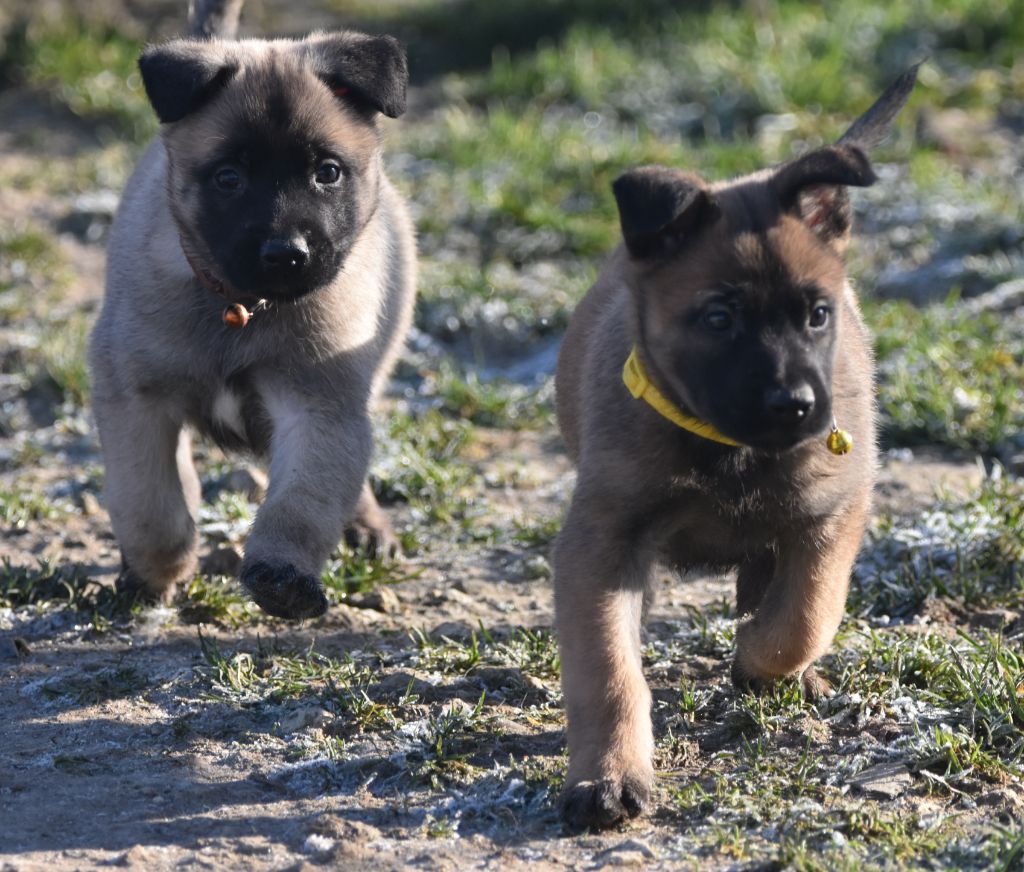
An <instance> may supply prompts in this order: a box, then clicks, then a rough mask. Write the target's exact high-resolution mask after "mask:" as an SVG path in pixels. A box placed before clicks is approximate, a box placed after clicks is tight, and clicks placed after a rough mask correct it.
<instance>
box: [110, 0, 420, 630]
mask: <svg viewBox="0 0 1024 872" xmlns="http://www.w3.org/2000/svg"><path fill="white" fill-rule="evenodd" d="M240 6H241V2H240V0H205V2H202V3H200V8H199V10H198V13H197V16H196V18H195V20H194V21H193V24H192V31H193V33H194V34H196V35H197V36H200V37H203V38H194V39H179V40H173V41H171V42H169V43H166V44H164V45H159V46H155V47H152V48H149V49H147V50H146V51H145V52H144V53H143V55H142V57H141V59H140V61H139V67H140V69H141V71H142V78H143V81H144V83H145V86H146V92H147V94H148V95H149V98H150V101H151V103H152V104H153V108H154V109H155V110H156V113H157V115H158V116H159V118H160V120H161V122H163V128H162V131H161V136H160V138H159V139H158V140H157V141H155V142H154V143H153V144H152V145H151V146H150V147H149V149H148V151H147V152H146V154H145V155H144V157H143V158H142V161H141V162H140V164H139V166H138V168H137V169H136V171H135V173H134V175H133V176H132V178H131V181H130V182H129V183H128V187H127V189H126V190H125V193H124V197H123V200H122V202H121V207H120V210H119V212H118V216H117V220H116V222H115V224H114V229H113V232H112V235H111V241H110V249H109V253H108V268H107V292H106V298H105V300H104V304H103V310H102V312H101V314H100V318H99V321H98V323H97V325H96V329H95V332H94V334H93V338H92V346H91V351H90V364H91V369H92V377H93V397H94V400H93V405H94V410H95V414H96V421H97V425H98V427H99V431H100V438H101V442H102V446H103V454H104V460H105V462H106V494H107V505H108V508H109V510H110V517H111V521H112V522H113V526H114V532H115V533H116V535H117V538H118V541H119V543H120V545H121V551H122V555H123V558H124V563H125V571H124V573H123V575H122V582H123V583H125V584H128V585H130V586H135V587H139V588H141V589H142V590H143V591H144V592H145V593H148V594H149V595H151V596H164V597H166V596H168V595H169V594H170V593H171V592H172V591H173V587H174V584H175V583H176V582H179V581H182V580H184V579H186V578H188V577H189V575H191V574H192V573H193V572H194V571H195V568H196V546H197V535H196V512H197V509H198V503H199V481H198V479H197V477H196V473H195V469H194V468H193V465H192V457H191V452H190V442H189V428H190V427H192V428H197V429H199V430H200V431H202V432H204V433H206V434H208V435H210V436H212V437H213V438H214V439H216V440H217V441H218V442H219V443H221V444H222V445H225V446H228V447H237V448H244V449H248V450H251V451H254V452H256V453H258V454H261V455H269V458H270V488H269V492H268V494H267V498H266V501H265V502H264V504H263V506H262V507H261V508H260V511H259V514H258V515H257V517H256V521H255V524H254V525H253V529H252V532H251V534H250V536H249V540H248V543H247V545H246V553H245V560H244V563H243V566H242V573H241V575H242V582H243V584H244V585H245V586H246V587H247V588H248V590H249V591H250V593H251V594H252V596H253V598H254V599H255V600H256V601H257V602H258V603H259V604H260V605H261V606H262V607H263V608H264V609H265V610H266V611H268V612H270V613H271V614H275V615H280V616H283V617H292V618H298V617H307V616H311V615H318V614H321V613H322V612H323V611H324V610H325V608H326V607H327V601H326V599H325V597H324V593H323V590H322V587H321V584H320V581H319V573H320V571H321V568H322V566H323V563H324V561H325V560H326V558H327V557H328V555H329V554H330V552H331V550H332V549H333V548H334V547H335V545H336V544H337V542H338V540H339V538H340V537H341V535H342V532H343V530H344V529H345V527H346V524H349V525H352V526H351V528H350V529H351V530H352V531H353V535H355V537H356V538H361V539H362V540H363V541H364V542H369V544H370V545H371V546H372V547H375V548H379V549H385V550H388V549H393V547H394V541H395V540H394V536H393V534H392V533H391V530H390V527H389V526H388V523H387V520H386V518H385V517H384V515H383V513H382V512H381V510H380V508H379V507H378V506H377V503H376V501H375V500H374V498H373V495H372V493H371V492H370V490H369V489H368V487H367V486H366V483H365V481H366V470H367V466H368V463H369V459H370V452H371V448H372V440H371V426H370V419H369V407H370V404H371V402H372V400H373V398H374V396H375V394H376V393H377V390H378V388H379V387H380V384H381V382H382V381H383V380H384V378H385V377H386V376H387V373H388V371H389V370H390V367H391V363H392V361H393V359H394V356H395V354H396V352H397V350H398V348H399V346H400V343H401V342H402V339H403V337H404V335H405V332H406V329H407V327H408V325H409V321H410V317H411V311H412V304H413V296H414V283H415V243H414V238H413V231H412V227H411V224H410V221H409V218H408V215H407V213H406V209H405V205H404V203H403V202H402V199H401V198H400V196H399V195H398V194H397V193H396V192H395V190H394V189H393V188H392V186H391V184H390V182H389V181H388V179H387V177H386V176H385V175H384V171H383V169H382V166H381V135H380V131H379V129H378V121H377V119H378V117H379V116H380V115H382V114H383V115H387V116H389V117H396V116H398V115H400V114H402V112H403V111H404V109H405V90H406V83H407V72H406V63H405V55H404V53H403V51H402V49H401V47H400V46H399V45H398V43H397V42H396V41H395V40H394V39H392V38H391V37H387V36H382V37H374V36H366V35H364V34H359V33H347V32H346V33H321V34H314V35H313V36H310V37H309V38H307V39H304V40H300V41H292V40H272V41H264V40H244V41H238V42H236V41H232V40H228V39H221V38H206V37H210V36H213V37H223V36H228V35H230V34H231V33H233V31H234V25H235V22H236V21H237V17H238V9H239V7H240Z"/></svg>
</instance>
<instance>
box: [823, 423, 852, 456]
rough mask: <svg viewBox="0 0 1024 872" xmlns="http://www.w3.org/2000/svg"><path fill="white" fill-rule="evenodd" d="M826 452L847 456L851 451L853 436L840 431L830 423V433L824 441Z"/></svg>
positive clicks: (845, 431) (846, 431) (848, 432)
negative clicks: (826, 447)
mask: <svg viewBox="0 0 1024 872" xmlns="http://www.w3.org/2000/svg"><path fill="white" fill-rule="evenodd" d="M825 444H826V445H827V446H828V450H829V451H831V452H832V453H833V454H835V455H842V454H849V453H850V452H851V451H853V436H852V435H851V434H850V431H849V430H840V429H839V427H838V426H836V424H835V422H833V423H832V432H831V433H829V434H828V439H826V440H825Z"/></svg>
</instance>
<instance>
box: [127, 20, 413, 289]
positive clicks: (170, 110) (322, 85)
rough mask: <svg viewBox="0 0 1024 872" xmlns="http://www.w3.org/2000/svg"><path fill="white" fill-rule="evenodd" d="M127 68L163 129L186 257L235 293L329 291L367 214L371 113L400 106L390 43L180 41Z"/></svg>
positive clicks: (343, 38)
mask: <svg viewBox="0 0 1024 872" xmlns="http://www.w3.org/2000/svg"><path fill="white" fill-rule="evenodd" d="M140 68H141V69H142V72H143V78H144V81H145V83H146V88H147V92H148V94H149V96H150V100H151V102H152V103H153V105H154V107H155V108H156V110H157V113H158V115H159V116H160V118H161V120H162V121H164V122H165V123H166V127H165V128H164V143H165V146H166V150H167V154H168V160H169V167H168V191H169V194H170V202H171V209H172V213H173V215H174V218H175V221H176V223H177V225H178V229H179V231H180V233H181V236H182V245H183V247H184V248H185V250H186V252H187V253H188V254H189V256H190V257H192V258H194V259H195V260H197V261H198V262H199V263H200V264H202V266H203V268H204V269H207V270H209V271H210V272H211V273H212V274H213V275H215V276H216V277H217V278H218V279H220V280H221V281H223V282H224V283H225V284H226V285H227V286H228V287H229V288H230V289H231V291H232V292H234V293H236V294H239V295H246V296H255V297H267V298H277V299H288V298H297V297H300V296H302V295H304V294H306V293H309V292H311V291H315V290H317V289H318V288H321V287H324V286H325V285H328V284H329V283H330V282H331V281H332V280H333V279H334V277H335V276H336V275H337V274H338V271H339V270H340V269H341V268H342V266H343V265H344V263H345V259H346V257H347V255H348V253H349V251H350V250H351V248H352V245H353V244H354V242H355V240H356V239H357V238H358V236H359V234H360V232H361V231H362V229H363V227H364V226H365V224H366V222H367V220H368V219H369V217H370V216H371V215H372V214H373V212H374V209H375V208H376V203H377V190H378V184H379V171H380V137H379V133H378V130H377V127H376V116H377V114H378V113H380V112H384V113H386V114H389V115H392V116H394V115H397V114H400V113H401V111H403V109H404V95H405V86H406V81H407V74H406V71H405V59H404V55H403V54H402V52H401V49H400V48H399V47H398V45H397V43H395V42H394V40H391V39H390V38H386V37H364V36H362V35H361V34H336V35H333V36H321V37H313V38H311V39H309V40H304V41H302V42H289V41H274V42H263V41H247V42H239V43H232V42H200V41H189V40H179V41H175V42H172V43H169V44H167V45H165V46H162V47H159V48H156V49H151V50H149V51H148V52H147V53H145V54H144V55H143V57H142V59H141V61H140Z"/></svg>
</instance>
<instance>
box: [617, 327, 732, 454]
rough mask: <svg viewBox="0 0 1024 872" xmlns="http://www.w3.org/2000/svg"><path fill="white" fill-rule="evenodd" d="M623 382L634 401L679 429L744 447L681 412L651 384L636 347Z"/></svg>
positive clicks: (706, 424)
mask: <svg viewBox="0 0 1024 872" xmlns="http://www.w3.org/2000/svg"><path fill="white" fill-rule="evenodd" d="M622 381H623V382H624V383H625V385H626V387H627V388H629V392H630V393H631V394H632V395H633V398H634V399H637V400H643V401H644V402H645V403H647V405H649V406H650V407H651V408H652V409H654V410H655V411H656V412H657V413H658V414H659V415H661V416H662V417H663V418H668V420H669V421H671V422H672V423H673V424H675V425H676V426H677V427H682V428H683V429H684V430H688V431H689V432H691V433H693V434H695V435H697V436H702V437H703V438H704V439H710V440H711V441H712V442H720V443H721V444H722V445H732V446H735V447H737V448H741V447H742V443H740V442H735V441H733V440H732V439H730V438H729V437H728V436H723V435H722V434H721V433H719V432H718V431H717V430H716V429H715V428H714V427H713V426H711V424H709V423H707V421H702V420H701V419H700V418H694V417H691V416H690V415H684V414H683V413H682V412H681V411H679V409H678V408H677V407H676V406H675V405H673V404H672V401H671V400H669V399H668V397H666V396H665V395H664V394H663V393H662V392H661V391H659V390H658V389H657V388H656V387H655V386H654V385H653V384H652V383H651V380H650V378H649V377H648V375H647V370H645V369H644V365H643V364H642V363H641V362H640V357H639V355H637V353H636V346H635V345H634V346H633V350H632V351H630V352H629V357H628V358H626V365H625V366H624V367H623V368H622Z"/></svg>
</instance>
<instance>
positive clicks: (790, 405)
mask: <svg viewBox="0 0 1024 872" xmlns="http://www.w3.org/2000/svg"><path fill="white" fill-rule="evenodd" d="M764 404H765V406H766V407H767V409H768V411H769V412H771V413H772V415H774V416H775V417H776V418H784V419H787V420H793V421H799V420H801V419H802V418H804V417H806V415H807V413H808V412H810V411H811V409H813V408H814V389H813V388H812V387H811V386H810V385H809V384H807V383H806V382H804V383H803V384H800V385H797V386H796V387H794V388H782V387H776V388H768V390H766V391H765V394H764Z"/></svg>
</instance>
